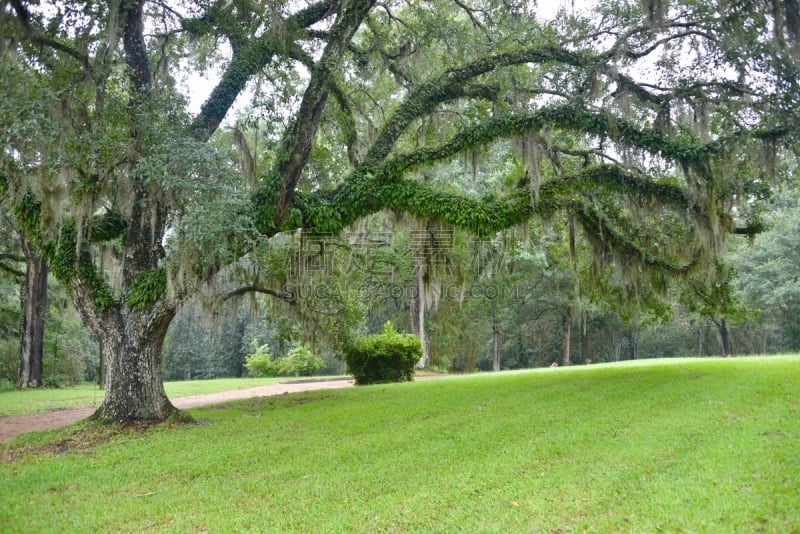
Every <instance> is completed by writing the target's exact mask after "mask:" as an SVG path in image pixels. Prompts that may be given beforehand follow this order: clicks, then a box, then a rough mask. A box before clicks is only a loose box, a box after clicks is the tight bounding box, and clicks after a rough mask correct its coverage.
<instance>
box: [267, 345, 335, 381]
mask: <svg viewBox="0 0 800 534" xmlns="http://www.w3.org/2000/svg"><path fill="white" fill-rule="evenodd" d="M276 363H277V364H278V365H279V366H280V367H279V372H278V374H279V375H284V376H314V375H315V374H317V373H318V372H320V371H321V370H322V369H324V368H325V360H323V359H322V358H320V357H319V356H317V355H316V354H314V353H313V352H311V350H310V349H309V348H308V347H306V346H305V345H303V344H298V345H295V346H294V348H292V350H290V351H289V354H287V355H286V357H285V358H281V359H280V360H277V361H276Z"/></svg>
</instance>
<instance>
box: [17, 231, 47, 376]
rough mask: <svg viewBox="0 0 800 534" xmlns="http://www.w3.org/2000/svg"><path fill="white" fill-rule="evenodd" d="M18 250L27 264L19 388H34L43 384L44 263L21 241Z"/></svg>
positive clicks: (45, 279) (23, 240)
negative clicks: (22, 253) (19, 249)
mask: <svg viewBox="0 0 800 534" xmlns="http://www.w3.org/2000/svg"><path fill="white" fill-rule="evenodd" d="M22 249H23V251H24V253H25V259H26V260H27V265H28V268H27V274H26V276H25V289H24V295H25V305H24V314H23V324H22V343H21V344H20V359H19V360H20V361H19V387H20V389H25V388H38V387H41V386H42V384H43V383H44V382H43V372H42V358H43V355H44V326H45V318H46V317H47V274H48V267H47V259H46V258H44V257H42V256H39V255H37V254H36V253H35V251H34V250H33V249H32V248H31V245H30V243H29V242H28V241H27V240H26V239H25V238H23V239H22Z"/></svg>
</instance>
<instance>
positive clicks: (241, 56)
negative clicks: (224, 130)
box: [191, 0, 338, 141]
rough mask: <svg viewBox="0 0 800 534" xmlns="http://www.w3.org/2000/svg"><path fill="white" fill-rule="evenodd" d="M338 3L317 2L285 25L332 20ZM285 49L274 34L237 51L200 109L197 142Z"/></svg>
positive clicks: (330, 0)
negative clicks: (259, 73)
mask: <svg viewBox="0 0 800 534" xmlns="http://www.w3.org/2000/svg"><path fill="white" fill-rule="evenodd" d="M337 4H338V2H336V1H334V0H326V1H321V2H317V3H315V4H312V5H310V6H309V7H307V8H305V9H302V10H301V11H298V12H297V13H295V14H294V15H292V16H290V17H289V18H288V19H286V21H285V22H284V25H285V27H286V28H288V29H289V30H291V29H292V28H307V27H309V26H311V25H313V24H315V23H317V22H319V21H321V20H323V19H324V18H326V17H328V16H330V14H331V13H332V9H333V7H334V6H336V5H337ZM281 48H282V45H281V46H279V45H278V44H277V43H274V42H273V37H272V36H271V34H270V33H268V32H267V33H265V34H264V35H262V36H261V37H259V38H257V39H253V40H251V41H249V42H247V44H246V45H245V46H243V47H240V48H237V49H236V50H235V51H234V54H233V57H232V58H231V61H230V63H229V64H228V66H227V68H226V69H225V72H224V73H223V74H222V77H221V78H220V81H219V83H218V84H217V86H216V87H214V90H213V91H211V95H210V96H209V97H208V99H207V100H206V101H205V103H204V104H203V106H202V108H201V109H200V114H199V115H198V116H197V117H196V118H195V120H194V121H193V122H192V126H191V129H192V131H193V132H194V135H195V138H197V139H199V140H201V141H205V140H207V139H208V138H209V137H211V134H212V133H214V131H216V129H217V128H218V127H219V125H220V123H221V122H222V119H224V118H225V115H226V114H227V113H228V110H229V109H230V107H231V105H233V102H234V100H236V97H237V96H239V94H240V93H241V92H242V90H244V87H245V85H246V84H247V82H248V80H250V78H251V77H252V76H253V75H255V74H256V73H257V72H258V71H260V70H261V69H263V68H264V67H265V66H266V65H267V64H269V62H270V61H272V59H273V57H274V55H275V54H276V53H277V51H278V50H280V49H281Z"/></svg>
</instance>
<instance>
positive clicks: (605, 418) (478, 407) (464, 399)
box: [0, 357, 800, 533]
mask: <svg viewBox="0 0 800 534" xmlns="http://www.w3.org/2000/svg"><path fill="white" fill-rule="evenodd" d="M192 413H193V414H194V415H195V417H197V418H198V419H200V420H202V421H203V424H200V425H196V426H185V427H178V428H171V429H169V428H161V429H157V430H151V431H149V432H148V433H146V434H140V433H135V432H126V433H122V434H119V435H116V436H115V437H114V439H113V441H112V442H110V443H107V444H104V445H99V446H94V447H90V448H88V449H83V450H75V449H71V450H69V451H68V452H66V453H64V454H61V455H45V456H42V455H39V456H23V457H22V458H21V459H19V460H17V461H15V462H13V463H11V464H10V465H3V466H1V467H0V503H3V505H2V506H0V530H1V531H3V532H49V531H52V532H56V531H75V532H78V531H83V532H88V531H108V532H110V531H144V532H148V531H152V532H156V531H159V532H160V531H174V532H190V531H204V530H207V531H209V532H232V531H260V532H370V533H371V532H456V531H463V532H583V531H584V530H586V531H589V532H620V531H627V532H643V531H646V532H652V531H656V530H660V531H665V532H676V531H689V532H742V531H746V532H752V531H766V532H781V533H783V532H800V358H798V357H779V358H761V359H745V358H742V359H729V360H681V361H674V360H673V361H666V360H661V361H658V362H654V363H650V364H648V365H617V366H597V367H592V368H572V369H564V368H562V369H556V370H544V371H533V372H518V373H501V374H495V375H477V376H467V377H457V378H453V379H447V380H439V381H430V382H416V383H412V384H399V385H386V386H370V387H363V388H356V389H354V390H340V391H320V392H314V393H306V394H301V395H286V396H283V397H280V398H265V399H258V400H248V401H242V402H237V403H232V404H227V405H224V406H217V407H206V408H202V409H196V410H192ZM66 436H67V433H66V432H65V431H62V432H61V433H60V434H59V433H58V432H49V433H43V434H41V435H39V436H38V437H34V438H31V437H28V438H23V439H21V440H18V442H20V441H27V442H28V443H31V442H33V441H36V440H39V442H42V441H47V440H49V441H57V440H61V439H64V438H65V437H66Z"/></svg>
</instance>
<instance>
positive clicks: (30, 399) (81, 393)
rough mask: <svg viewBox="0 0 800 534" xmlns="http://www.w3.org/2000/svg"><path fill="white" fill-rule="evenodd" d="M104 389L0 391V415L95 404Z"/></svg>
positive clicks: (210, 383)
mask: <svg viewBox="0 0 800 534" xmlns="http://www.w3.org/2000/svg"><path fill="white" fill-rule="evenodd" d="M284 380H287V379H286V378H217V379H214V380H186V381H182V382H165V383H164V389H165V390H166V392H167V395H168V396H169V397H170V398H177V397H187V396H189V395H200V394H202V393H215V392H217V391H226V390H231V389H245V388H251V387H256V386H265V385H268V384H275V383H277V382H281V381H284ZM103 397H104V394H103V390H102V389H100V388H98V387H97V385H96V384H81V385H79V386H72V387H67V388H59V389H27V390H22V391H20V390H8V391H2V392H0V417H3V416H7V415H25V414H33V413H39V412H47V411H50V410H63V409H67V408H84V407H97V406H100V403H101V402H103Z"/></svg>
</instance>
